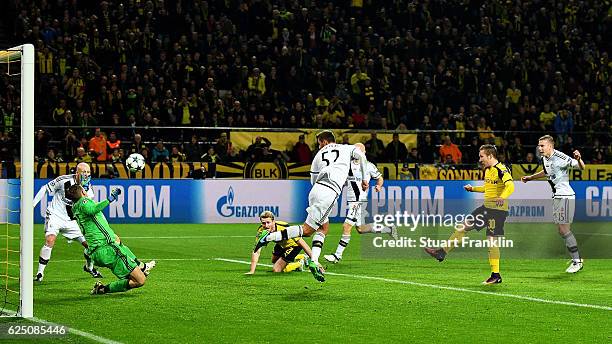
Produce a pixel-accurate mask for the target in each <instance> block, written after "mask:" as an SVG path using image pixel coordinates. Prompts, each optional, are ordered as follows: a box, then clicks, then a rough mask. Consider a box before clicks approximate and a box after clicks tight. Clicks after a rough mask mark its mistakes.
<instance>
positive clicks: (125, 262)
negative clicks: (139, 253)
mask: <svg viewBox="0 0 612 344" xmlns="http://www.w3.org/2000/svg"><path fill="white" fill-rule="evenodd" d="M91 259H93V261H94V264H95V265H96V266H100V267H105V268H109V269H110V270H111V271H112V272H113V274H114V275H115V276H117V277H119V278H127V277H128V276H129V275H130V273H131V272H132V271H133V270H134V269H136V268H137V267H138V263H137V262H136V260H137V259H136V256H135V255H134V253H132V251H131V250H130V249H129V248H128V247H127V246H125V245H123V244H115V243H113V244H109V245H105V246H101V247H98V248H97V249H96V250H95V251H94V252H93V253H92V254H91Z"/></svg>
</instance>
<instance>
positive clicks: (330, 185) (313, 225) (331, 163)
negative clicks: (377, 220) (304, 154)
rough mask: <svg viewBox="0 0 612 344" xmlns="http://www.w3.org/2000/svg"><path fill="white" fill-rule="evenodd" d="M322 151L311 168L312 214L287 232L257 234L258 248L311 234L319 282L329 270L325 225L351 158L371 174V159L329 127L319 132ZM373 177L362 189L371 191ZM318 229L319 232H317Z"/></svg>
mask: <svg viewBox="0 0 612 344" xmlns="http://www.w3.org/2000/svg"><path fill="white" fill-rule="evenodd" d="M317 142H318V143H319V151H318V152H317V155H316V156H315V157H314V160H313V162H312V165H311V171H310V182H311V183H312V184H313V186H312V189H311V190H310V193H309V194H308V205H309V206H308V208H307V209H306V212H307V213H308V216H307V217H306V221H305V222H304V224H303V225H301V226H289V227H287V229H286V230H284V231H276V232H274V233H270V232H268V231H265V230H264V231H262V232H261V234H260V235H258V236H257V244H256V245H255V249H254V251H257V250H258V249H259V248H260V247H262V246H265V245H267V244H268V243H269V242H270V241H275V242H279V241H281V240H287V239H292V238H297V237H301V236H311V235H313V234H314V237H313V238H312V257H311V259H309V260H308V268H309V269H310V272H312V274H313V276H314V277H315V279H316V280H317V281H320V282H323V281H325V271H323V268H322V267H321V264H319V256H320V255H321V249H322V248H323V242H324V241H325V229H324V228H323V225H324V224H326V223H327V222H329V213H330V212H331V210H332V207H333V206H334V203H335V202H336V200H337V199H338V196H339V195H340V193H341V192H342V186H343V185H344V184H345V183H346V180H347V178H348V175H349V170H350V165H351V160H353V159H358V160H359V167H360V172H361V175H362V176H366V177H368V174H367V171H368V161H367V159H366V157H365V154H363V152H362V151H361V150H359V149H358V148H357V147H355V146H353V145H341V144H336V138H335V137H334V134H333V133H332V132H331V131H328V130H325V131H322V132H320V133H319V134H318V135H317ZM368 186H369V178H368V179H365V178H364V179H363V180H362V181H361V189H362V190H363V191H365V190H367V189H368ZM315 232H316V234H315Z"/></svg>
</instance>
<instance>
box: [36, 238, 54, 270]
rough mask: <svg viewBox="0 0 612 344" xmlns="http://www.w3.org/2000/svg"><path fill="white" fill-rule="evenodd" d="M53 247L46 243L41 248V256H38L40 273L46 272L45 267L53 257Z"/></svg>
mask: <svg viewBox="0 0 612 344" xmlns="http://www.w3.org/2000/svg"><path fill="white" fill-rule="evenodd" d="M52 250H53V247H49V246H47V245H46V244H45V245H43V247H42V248H41V249H40V257H38V273H39V274H44V273H45V268H46V267H47V264H48V263H49V260H50V259H51V251H52Z"/></svg>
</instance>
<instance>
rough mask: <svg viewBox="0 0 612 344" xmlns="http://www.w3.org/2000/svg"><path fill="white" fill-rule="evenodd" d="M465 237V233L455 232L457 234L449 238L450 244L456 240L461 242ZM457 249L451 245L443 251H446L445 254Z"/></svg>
mask: <svg viewBox="0 0 612 344" xmlns="http://www.w3.org/2000/svg"><path fill="white" fill-rule="evenodd" d="M464 236H465V231H455V233H453V235H451V236H450V238H448V240H449V242H453V241H454V240H455V239H457V240H458V241H461V238H463V237H464ZM454 248H455V245H454V244H453V245H450V246H447V247H443V248H442V249H443V250H444V252H446V253H448V252H450V251H452V249H454Z"/></svg>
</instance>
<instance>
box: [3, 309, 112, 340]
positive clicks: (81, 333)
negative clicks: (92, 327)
mask: <svg viewBox="0 0 612 344" xmlns="http://www.w3.org/2000/svg"><path fill="white" fill-rule="evenodd" d="M5 309H6V308H5ZM10 311H11V312H12V313H17V312H15V311H14V310H12V309H10ZM25 319H27V320H30V321H33V322H36V323H39V324H43V325H53V326H58V325H60V324H58V323H53V322H49V321H47V320H44V319H40V318H37V317H32V318H25ZM60 326H64V327H66V328H67V329H68V332H70V333H72V334H75V335H77V336H81V337H83V338H87V339H91V340H93V341H94V342H98V343H102V344H122V343H121V342H117V341H114V340H112V339H108V338H104V337H100V336H97V335H95V334H92V333H89V332H85V331H81V330H78V329H76V328H72V327H69V326H66V325H60Z"/></svg>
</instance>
